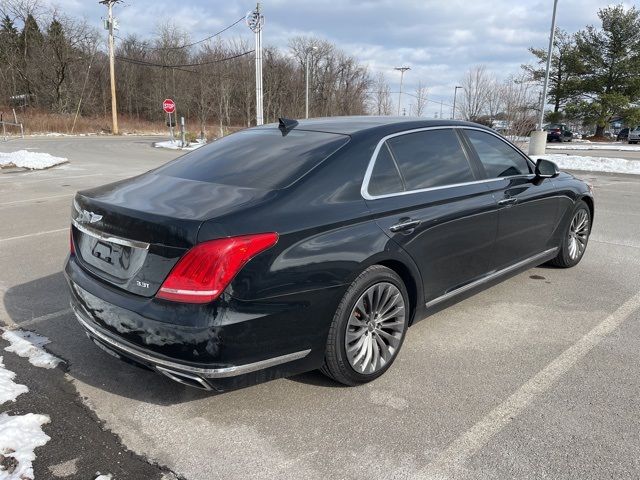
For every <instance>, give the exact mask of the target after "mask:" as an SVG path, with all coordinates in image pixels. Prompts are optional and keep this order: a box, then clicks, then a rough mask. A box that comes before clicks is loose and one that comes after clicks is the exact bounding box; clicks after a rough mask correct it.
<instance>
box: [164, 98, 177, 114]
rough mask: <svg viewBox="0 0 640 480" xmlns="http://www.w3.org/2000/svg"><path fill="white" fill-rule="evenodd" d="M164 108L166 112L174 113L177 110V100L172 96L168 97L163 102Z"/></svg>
mask: <svg viewBox="0 0 640 480" xmlns="http://www.w3.org/2000/svg"><path fill="white" fill-rule="evenodd" d="M162 109H163V110H164V111H165V112H166V113H173V112H175V111H176V102H174V101H173V100H171V99H170V98H167V99H166V100H165V101H164V102H162Z"/></svg>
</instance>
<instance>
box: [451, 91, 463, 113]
mask: <svg viewBox="0 0 640 480" xmlns="http://www.w3.org/2000/svg"><path fill="white" fill-rule="evenodd" d="M459 88H463V87H456V88H455V90H454V91H453V112H452V115H451V120H455V119H456V97H457V96H458V89H459Z"/></svg>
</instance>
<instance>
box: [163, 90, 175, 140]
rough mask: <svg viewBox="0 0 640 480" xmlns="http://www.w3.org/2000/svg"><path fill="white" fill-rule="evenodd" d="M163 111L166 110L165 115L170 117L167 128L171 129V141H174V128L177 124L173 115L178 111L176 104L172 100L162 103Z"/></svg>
mask: <svg viewBox="0 0 640 480" xmlns="http://www.w3.org/2000/svg"><path fill="white" fill-rule="evenodd" d="M162 110H164V111H165V113H166V114H167V115H168V116H169V120H168V121H167V126H168V127H169V134H170V135H171V141H173V140H174V138H175V137H174V135H173V127H174V126H175V124H176V122H175V121H172V119H171V114H172V113H174V112H175V111H176V102H174V101H173V100H172V99H170V98H166V99H165V100H164V102H162Z"/></svg>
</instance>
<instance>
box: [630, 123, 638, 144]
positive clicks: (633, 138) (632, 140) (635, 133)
mask: <svg viewBox="0 0 640 480" xmlns="http://www.w3.org/2000/svg"><path fill="white" fill-rule="evenodd" d="M628 139H629V140H628V141H629V143H638V142H640V126H637V127H636V128H634V129H633V130H631V131H630V132H629V137H628Z"/></svg>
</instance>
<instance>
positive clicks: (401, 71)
mask: <svg viewBox="0 0 640 480" xmlns="http://www.w3.org/2000/svg"><path fill="white" fill-rule="evenodd" d="M394 70H399V71H400V92H399V93H398V116H400V108H401V107H400V106H401V105H402V79H403V77H404V72H406V71H407V70H411V67H395V68H394Z"/></svg>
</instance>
